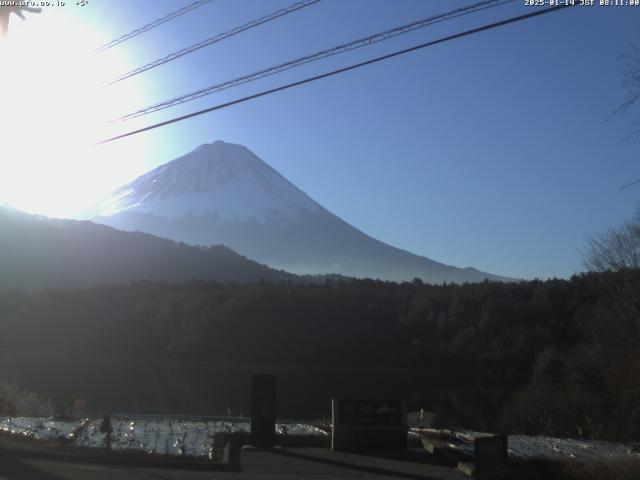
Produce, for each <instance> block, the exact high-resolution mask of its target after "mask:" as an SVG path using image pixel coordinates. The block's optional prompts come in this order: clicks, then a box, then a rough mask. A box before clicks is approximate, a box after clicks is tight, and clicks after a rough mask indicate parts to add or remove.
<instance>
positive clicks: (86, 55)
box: [0, 8, 144, 216]
mask: <svg viewBox="0 0 640 480" xmlns="http://www.w3.org/2000/svg"><path fill="white" fill-rule="evenodd" d="M90 27H91V25H89V24H87V22H86V21H83V19H82V18H81V17H80V16H79V15H78V14H75V13H74V12H72V11H70V10H69V9H66V8H58V9H54V8H49V9H44V11H43V13H41V14H38V15H34V14H27V18H26V20H25V21H22V20H20V19H19V18H18V17H17V16H12V18H11V19H10V27H9V35H8V36H7V37H6V38H3V39H2V40H0V70H1V71H2V76H1V78H0V92H1V94H2V103H1V105H2V106H1V107H0V132H1V133H0V145H1V148H2V150H1V151H0V203H5V204H8V205H11V206H14V207H15V208H19V209H21V210H26V211H30V212H34V213H40V214H44V215H50V216H70V215H75V214H79V213H80V212H81V211H82V209H84V208H87V206H89V205H90V203H91V202H92V201H95V200H96V198H95V195H96V194H97V193H99V192H102V191H103V190H106V189H108V188H109V187H110V186H111V184H112V183H113V182H112V180H113V181H115V180H116V179H118V180H122V178H125V177H126V173H127V172H126V169H127V168H129V167H128V163H127V162H125V161H122V159H118V158H119V157H121V156H119V157H118V156H117V155H115V154H116V152H115V151H114V150H113V149H111V150H109V149H104V148H96V147H92V146H91V145H92V144H93V143H94V142H96V141H98V140H100V139H102V138H104V137H105V136H106V135H108V134H109V133H111V132H110V129H109V127H108V124H107V120H108V119H109V118H111V117H112V116H113V115H114V114H115V113H120V112H121V111H122V110H126V105H127V104H129V103H131V102H133V103H136V99H137V98H138V95H137V90H136V89H135V88H129V89H128V90H127V89H119V90H113V91H112V90H111V89H104V88H101V85H103V84H104V83H105V81H106V80H108V79H110V78H111V77H113V76H114V75H115V74H117V73H119V72H121V71H126V69H127V67H128V65H127V64H126V61H125V60H124V59H123V57H122V56H121V55H118V53H117V52H116V53H115V54H113V53H110V54H109V55H105V54H95V53H94V52H93V49H94V48H95V47H96V46H98V45H100V42H101V40H104V39H100V38H97V34H96V33H94V32H93V31H92V29H91V28H90ZM132 146H134V150H133V151H134V152H135V153H136V154H140V155H142V153H143V150H144V140H142V141H138V143H136V144H135V145H132V144H129V145H128V147H129V149H130V148H131V147H132ZM128 151H129V155H131V150H128ZM114 155H115V156H117V157H118V158H116V159H115V160H114ZM107 157H110V158H107Z"/></svg>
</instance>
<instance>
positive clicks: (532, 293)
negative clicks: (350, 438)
mask: <svg viewBox="0 0 640 480" xmlns="http://www.w3.org/2000/svg"><path fill="white" fill-rule="evenodd" d="M635 285H640V271H639V270H636V269H623V270H621V271H619V272H616V273H611V272H604V273H590V274H584V275H580V276H575V277H573V278H571V279H570V280H548V281H529V282H520V283H497V282H484V283H476V284H465V285H453V284H452V285H440V286H435V285H427V284H424V283H422V282H421V281H419V280H415V281H413V282H407V283H401V284H397V283H391V282H381V281H373V280H355V281H329V280H327V281H326V282H324V283H320V284H291V283H289V282H280V283H266V282H257V283H251V284H228V283H226V284H223V283H215V282H203V281H193V282H188V283H182V284H174V285H171V284H161V283H151V282H137V283H133V284H129V285H114V286H102V287H94V288H90V289H82V290H81V289H77V290H72V289H68V290H44V291H38V292H31V293H21V292H9V291H4V292H2V293H0V347H1V348H3V349H19V350H23V351H30V352H34V355H39V356H41V357H42V358H43V361H46V359H47V358H51V357H54V356H62V355H70V356H73V355H87V354H89V355H91V356H92V357H102V358H112V357H118V358H123V357H126V358H130V359H131V361H138V360H140V361H142V360H149V359H156V360H158V359H161V360H166V359H172V360H189V361H194V360H195V361H236V362H265V363H267V362H268V363H271V364H273V363H277V364H285V365H286V364H288V365H291V364H295V365H309V366H314V365H318V364H322V365H333V366H336V367H343V366H347V365H350V366H361V367H366V368H371V369H375V368H379V367H385V368H388V367H394V368H410V369H427V368H428V369H442V370H451V371H467V372H471V373H473V375H474V376H475V378H476V379H477V381H478V382H479V383H480V384H482V385H483V386H484V387H485V388H486V389H489V390H490V389H499V390H500V391H503V392H505V393H504V394H503V395H501V396H498V397H496V398H498V400H496V402H497V404H496V406H495V407H496V409H495V411H496V415H495V418H494V419H493V421H492V425H491V427H492V428H495V429H496V430H505V431H511V432H515V431H519V432H528V433H547V434H556V435H570V436H576V435H578V436H589V437H594V438H608V439H616V440H631V439H636V440H637V439H640V418H639V413H640V383H638V381H637V380H638V373H640V371H639V370H640V349H639V348H638V346H640V328H639V327H638V324H637V321H636V318H637V316H636V314H635V311H633V308H635V305H634V304H630V303H629V300H630V299H631V298H632V297H633V295H634V293H635V291H636V290H635V289H636V287H635ZM630 288H631V290H630ZM634 298H635V297H634ZM637 298H640V296H638V297H637ZM630 312H631V313H630Z"/></svg>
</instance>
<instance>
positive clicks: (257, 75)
mask: <svg viewBox="0 0 640 480" xmlns="http://www.w3.org/2000/svg"><path fill="white" fill-rule="evenodd" d="M513 1H514V0H484V1H481V2H479V3H475V4H473V5H470V6H467V7H461V8H457V9H455V10H451V11H449V12H446V13H442V14H439V15H435V16H432V17H428V18H424V19H421V20H417V21H415V22H411V23H409V24H407V25H402V26H399V27H395V28H392V29H391V30H387V31H384V32H381V33H376V34H374V35H369V36H368V37H364V38H360V39H358V40H354V41H351V42H349V43H345V44H342V45H338V46H335V47H332V48H329V49H326V50H321V51H319V52H316V53H313V54H311V55H307V56H305V57H301V58H297V59H295V60H291V61H288V62H285V63H282V64H279V65H276V66H274V67H269V68H267V69H264V70H260V71H257V72H254V73H251V74H249V75H244V76H242V77H238V78H235V79H233V80H227V81H225V82H222V83H218V84H215V85H210V86H208V87H205V88H202V89H200V90H196V91H195V92H191V93H188V94H186V95H181V96H179V97H176V98H172V99H170V100H165V101H163V102H160V103H156V104H154V105H151V106H148V107H145V108H142V109H140V110H136V111H134V112H132V113H128V114H126V115H123V116H121V117H118V118H116V119H114V120H112V122H114V121H124V120H131V119H133V118H137V117H141V116H143V115H148V114H150V113H154V112H158V111H160V110H164V109H165V108H170V107H173V106H175V105H179V104H181V103H185V102H190V101H192V100H196V99H198V98H201V97H204V96H207V95H211V94H213V93H216V92H220V91H222V90H226V89H228V88H233V87H236V86H238V85H242V84H244V83H248V82H252V81H255V80H259V79H261V78H265V77H268V76H271V75H275V74H277V73H280V72H283V71H285V70H289V69H292V68H295V67H299V66H301V65H304V64H307V63H311V62H315V61H318V60H321V59H323V58H327V57H330V56H333V55H338V54H341V53H344V52H348V51H350V50H355V49H357V48H362V47H366V46H368V45H372V44H374V43H378V42H381V41H384V40H388V39H390V38H394V37H397V36H399V35H403V34H405V33H408V32H411V31H414V30H417V29H419V28H424V27H427V26H429V25H433V24H435V23H439V22H443V21H446V20H451V19H453V18H457V17H461V16H463V15H468V14H471V13H475V12H478V11H481V10H485V9H487V8H493V7H497V6H500V5H503V4H505V3H510V2H513Z"/></svg>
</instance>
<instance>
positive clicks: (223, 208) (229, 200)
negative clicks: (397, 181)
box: [92, 141, 510, 283]
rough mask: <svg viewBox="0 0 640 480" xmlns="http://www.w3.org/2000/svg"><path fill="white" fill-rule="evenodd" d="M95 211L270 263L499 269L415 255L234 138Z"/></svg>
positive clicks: (468, 276) (328, 269) (436, 279)
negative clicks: (338, 210) (372, 233)
mask: <svg viewBox="0 0 640 480" xmlns="http://www.w3.org/2000/svg"><path fill="white" fill-rule="evenodd" d="M92 219H93V220H94V221H96V222H98V223H104V224H106V225H110V226H112V227H115V228H118V229H122V230H129V231H135V230H138V231H142V232H147V233H150V234H153V235H158V236H161V237H166V238H170V239H173V240H176V241H184V242H186V243H189V244H192V245H210V244H224V245H227V246H229V247H230V248H232V249H233V250H235V251H237V252H239V253H241V254H242V255H246V256H247V257H249V258H252V259H254V260H257V261H259V262H263V263H265V264H267V265H269V266H271V267H273V268H278V269H284V270H287V271H290V272H293V273H297V274H331V273H335V274H341V275H346V276H354V277H370V278H379V279H384V280H396V281H402V280H411V279H413V278H416V277H418V278H421V279H423V280H425V281H427V282H433V283H440V282H443V281H447V282H458V283H463V282H477V281H482V280H485V279H491V280H504V281H508V280H510V279H507V278H505V277H500V276H497V275H492V274H489V273H484V272H481V271H479V270H476V269H475V268H456V267H453V266H450V265H445V264H442V263H439V262H436V261H434V260H430V259H428V258H425V257H421V256H418V255H414V254H412V253H409V252H407V251H405V250H401V249H398V248H395V247H392V246H390V245H387V244H385V243H383V242H380V241H378V240H376V239H374V238H371V237H369V236H368V235H366V234H364V233H363V232H361V231H360V230H358V229H356V228H354V227H352V226H351V225H349V224H348V223H346V222H345V221H343V220H342V219H340V218H338V217H337V216H336V215H334V214H332V213H331V212H329V211H328V210H326V209H325V208H324V207H322V206H321V205H320V204H318V203H317V202H316V201H314V200H313V199H312V198H310V197H309V196H308V195H307V194H306V193H304V192H303V191H302V190H300V189H299V188H297V187H296V186H295V185H293V184H292V183H291V182H289V181H288V180H287V179H286V178H284V177H283V176H282V175H280V174H279V173H278V172H277V171H275V170H274V169H273V168H271V167H270V166H269V165H267V164H266V163H265V162H263V161H262V160H261V159H260V158H258V157H257V156H256V155H255V154H253V153H252V152H251V151H250V150H248V149H247V148H245V147H243V146H241V145H235V144H231V143H225V142H222V141H216V142H214V143H211V144H205V145H201V146H200V147H198V148H196V149H195V150H193V151H192V152H190V153H188V154H186V155H184V156H182V157H179V158H177V159H175V160H173V161H171V162H169V163H167V164H165V165H162V166H161V167H158V168H156V169H154V170H152V171H150V172H148V173H146V174H145V175H142V176H141V177H139V178H137V179H136V180H134V181H133V182H131V183H129V184H127V185H124V186H122V187H120V188H118V189H117V190H115V191H114V192H113V193H112V194H111V195H109V196H108V197H107V198H106V199H105V200H104V201H102V202H101V203H100V204H99V205H98V206H97V207H96V208H95V210H94V212H93V214H92Z"/></svg>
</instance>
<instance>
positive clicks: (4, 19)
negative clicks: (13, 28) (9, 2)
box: [0, 6, 42, 37]
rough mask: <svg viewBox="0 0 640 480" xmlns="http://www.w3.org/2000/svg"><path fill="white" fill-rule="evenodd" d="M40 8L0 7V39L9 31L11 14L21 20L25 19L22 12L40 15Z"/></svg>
mask: <svg viewBox="0 0 640 480" xmlns="http://www.w3.org/2000/svg"><path fill="white" fill-rule="evenodd" d="M41 11H42V9H41V8H34V7H19V6H11V7H9V6H2V7H0V37H4V36H5V35H6V34H7V32H8V31H9V17H10V16H11V14H12V13H14V14H16V15H17V16H18V17H20V18H21V19H22V20H24V19H25V17H24V12H28V13H40V12H41Z"/></svg>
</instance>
